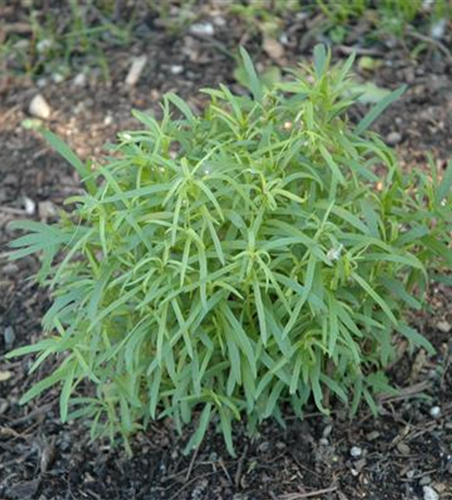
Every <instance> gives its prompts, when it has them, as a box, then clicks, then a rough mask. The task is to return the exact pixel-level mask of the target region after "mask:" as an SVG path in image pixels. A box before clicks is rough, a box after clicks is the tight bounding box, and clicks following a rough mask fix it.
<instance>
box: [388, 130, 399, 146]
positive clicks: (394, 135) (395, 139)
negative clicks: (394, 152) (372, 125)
mask: <svg viewBox="0 0 452 500" xmlns="http://www.w3.org/2000/svg"><path fill="white" fill-rule="evenodd" d="M401 140H402V136H401V135H400V134H399V133H398V132H391V133H390V134H388V135H387V136H386V142H387V143H388V144H389V145H390V146H395V145H396V144H399V142H400V141H401Z"/></svg>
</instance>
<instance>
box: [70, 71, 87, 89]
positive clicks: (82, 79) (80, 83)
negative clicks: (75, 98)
mask: <svg viewBox="0 0 452 500" xmlns="http://www.w3.org/2000/svg"><path fill="white" fill-rule="evenodd" d="M72 84H73V85H74V86H75V87H84V86H85V85H86V75H85V73H84V72H83V71H82V72H81V73H79V74H78V75H77V76H76V77H75V78H74V79H73V80H72Z"/></svg>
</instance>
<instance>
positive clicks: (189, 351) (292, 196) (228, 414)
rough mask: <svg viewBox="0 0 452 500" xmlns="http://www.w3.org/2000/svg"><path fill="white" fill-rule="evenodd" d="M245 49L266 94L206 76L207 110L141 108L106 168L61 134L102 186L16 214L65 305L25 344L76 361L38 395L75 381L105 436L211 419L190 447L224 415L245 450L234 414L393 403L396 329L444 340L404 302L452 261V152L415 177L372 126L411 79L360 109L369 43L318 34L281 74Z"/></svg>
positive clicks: (74, 393) (256, 418) (68, 408)
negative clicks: (155, 112)
mask: <svg viewBox="0 0 452 500" xmlns="http://www.w3.org/2000/svg"><path fill="white" fill-rule="evenodd" d="M242 56H243V59H244V66H245V68H246V71H247V80H248V83H249V87H250V95H246V96H238V95H234V94H232V93H231V91H230V90H229V89H228V88H227V87H225V86H220V88H218V89H214V90H212V89H207V90H204V92H205V93H206V94H207V95H208V96H209V98H210V102H209V105H208V106H207V108H206V110H205V112H204V113H203V114H202V115H199V116H198V115H195V114H193V112H192V111H191V110H190V108H189V107H188V105H187V104H186V103H185V102H184V101H182V100H181V99H180V98H179V97H177V96H176V95H174V94H168V95H166V96H165V97H164V99H163V104H162V110H163V118H162V119H161V121H156V120H155V119H154V118H153V117H152V116H150V115H147V114H144V113H142V112H139V111H135V112H134V115H135V117H136V118H137V119H138V120H139V121H140V122H142V123H143V124H144V125H145V130H140V131H131V132H128V133H123V134H120V140H119V144H118V145H117V146H116V147H114V149H113V154H112V156H111V158H109V159H108V161H107V162H106V164H105V165H104V166H96V168H91V167H90V165H88V164H87V165H84V164H83V163H82V162H81V161H80V160H79V159H77V157H76V156H75V155H74V153H72V151H71V150H70V149H69V148H68V147H67V146H66V145H64V144H63V143H61V141H59V139H57V138H56V136H54V135H53V134H51V133H50V132H45V136H46V137H47V139H48V140H49V141H50V142H51V143H52V144H53V145H54V146H55V147H56V148H57V149H58V150H59V151H60V152H61V154H62V155H63V156H64V157H65V158H66V159H67V160H68V161H70V162H71V163H72V164H73V165H74V167H76V168H77V170H78V171H79V173H80V175H81V177H82V178H84V182H85V186H86V193H85V194H83V195H80V196H74V197H72V198H71V199H69V200H68V204H69V205H72V206H74V208H73V210H71V212H69V213H65V214H61V220H60V222H58V223H56V224H54V225H51V226H48V225H44V224H39V223H36V222H20V223H16V224H15V226H16V228H20V229H25V230H27V231H28V234H27V235H25V236H22V237H19V238H18V239H17V240H15V241H14V242H12V246H13V247H14V248H15V250H14V251H13V252H12V258H20V257H23V256H25V255H28V254H31V253H35V252H41V253H42V268H41V270H40V272H39V274H38V279H39V281H40V283H41V284H43V285H46V286H48V287H49V288H50V290H51V293H52V296H53V305H52V307H51V308H50V309H49V310H48V312H47V314H46V315H45V317H44V320H43V325H44V330H45V331H46V332H47V333H48V336H47V337H45V338H44V339H43V340H41V341H40V342H39V343H37V344H36V345H33V346H27V347H24V348H19V349H18V350H16V351H15V352H14V353H12V355H24V354H27V353H32V352H35V353H38V354H39V356H38V357H37V359H36V361H35V364H34V365H33V367H32V368H33V369H35V368H36V367H37V366H39V365H40V364H41V363H42V362H43V361H44V360H45V359H47V358H49V357H50V356H52V357H53V358H54V361H55V360H58V366H57V368H56V369H55V371H53V373H52V374H51V375H50V376H49V377H48V378H45V379H44V380H42V381H41V382H39V383H37V384H36V385H35V386H33V387H32V388H31V389H30V390H29V391H28V392H27V393H26V394H25V395H24V397H23V399H22V401H23V402H26V401H28V400H30V399H31V398H32V397H35V396H37V395H38V394H40V393H41V392H42V391H44V390H46V389H48V388H49V387H51V386H53V385H55V384H61V398H60V410H61V418H62V420H63V421H65V420H66V419H67V418H72V417H82V418H83V419H84V420H86V421H90V422H91V433H92V437H93V438H96V437H98V436H100V435H103V434H107V435H109V436H110V437H111V438H112V439H113V438H114V436H115V435H116V434H117V433H118V432H119V433H120V434H122V435H123V436H124V437H126V436H127V435H129V434H130V433H131V432H133V431H135V430H136V429H138V428H140V427H141V426H143V425H144V426H145V425H146V424H147V422H149V420H151V419H155V418H162V417H170V418H171V419H172V420H173V422H174V423H175V425H176V426H177V428H178V429H181V428H182V426H183V424H186V423H188V422H190V421H191V420H192V419H193V418H194V416H195V421H196V422H197V430H196V432H194V434H193V436H192V438H191V439H190V442H189V443H188V445H187V450H190V449H192V448H193V447H195V446H197V445H199V443H200V442H201V440H202V438H203V435H204V433H205V431H206V429H207V427H208V425H209V422H211V421H212V420H214V421H215V422H217V423H218V425H219V428H220V429H221V431H222V432H223V434H224V438H225V441H226V444H227V446H228V449H229V451H230V452H231V453H233V445H232V437H231V428H232V425H233V421H234V420H235V419H236V420H239V419H240V418H242V417H244V416H246V418H247V422H248V425H249V429H250V432H252V431H253V430H254V429H255V428H256V425H257V424H258V423H259V422H261V421H262V420H263V419H266V418H268V417H274V418H276V419H278V420H279V421H281V422H283V420H284V417H283V411H282V408H283V407H284V406H285V404H286V403H289V404H290V406H291V407H292V408H293V410H294V412H295V413H296V415H298V416H300V417H302V415H303V408H304V406H305V405H306V403H307V402H308V401H309V400H310V399H311V397H312V399H313V401H314V402H315V404H316V405H317V407H318V408H319V409H320V410H321V411H322V412H325V413H328V411H329V409H328V407H326V406H328V405H327V404H326V402H325V401H326V400H328V398H327V397H326V394H329V395H333V396H335V397H337V399H338V400H341V401H343V402H344V403H345V402H347V401H349V402H350V409H351V411H355V410H356V408H357V405H358V403H359V401H360V400H361V399H362V398H364V399H365V401H367V403H368V404H369V405H370V406H371V408H372V409H373V410H376V403H375V401H374V399H373V395H374V394H375V393H378V392H381V391H386V390H388V388H389V386H388V384H387V381H386V379H385V376H384V373H383V368H384V367H385V366H386V365H388V363H390V362H392V361H393V360H394V359H395V355H396V354H395V348H394V336H395V335H400V336H404V337H407V338H408V340H409V342H410V344H411V345H412V346H416V345H417V346H423V347H424V348H426V349H427V350H428V351H432V347H431V345H430V343H429V342H428V341H427V340H426V339H425V338H424V337H422V336H421V335H420V334H419V333H417V332H416V331H415V330H414V329H412V328H411V327H410V326H408V324H407V322H406V318H405V316H404V311H405V310H407V309H408V308H420V307H421V300H422V296H423V294H424V291H425V288H426V286H427V283H428V281H427V279H428V276H427V272H426V265H429V266H433V265H435V267H438V266H439V265H441V262H443V261H447V264H448V265H451V264H452V256H451V252H450V251H449V249H448V247H447V244H446V243H445V241H447V238H448V234H447V232H448V231H450V221H451V215H450V214H451V211H450V204H449V202H450V194H449V191H450V186H451V183H452V168H449V169H448V171H447V172H446V175H445V176H444V178H443V179H442V180H440V179H437V178H436V177H435V178H434V179H433V181H432V182H430V180H429V178H428V176H427V175H424V174H418V175H417V176H406V177H404V176H402V174H401V171H400V170H399V167H398V166H397V162H396V159H395V156H394V154H393V152H392V151H391V150H390V149H388V148H387V147H386V146H385V145H384V143H383V142H382V141H381V139H380V138H379V137H378V136H377V135H376V134H374V133H370V132H367V131H366V129H367V128H368V126H369V125H370V124H371V123H372V122H373V120H374V119H375V118H376V117H377V116H378V114H379V113H380V112H381V111H383V110H384V108H385V107H386V106H387V105H388V104H389V103H390V102H391V100H393V99H395V98H397V97H398V96H399V95H400V94H401V92H402V90H398V91H395V92H393V93H392V94H391V95H390V96H388V97H386V98H385V99H384V100H383V101H382V102H380V103H379V104H378V105H377V106H376V107H375V108H374V109H372V110H371V111H370V112H369V114H367V115H366V116H365V117H364V118H363V120H362V121H361V122H360V123H359V124H358V125H357V126H353V125H352V124H350V122H349V120H348V118H347V110H348V108H349V107H350V106H352V105H353V104H354V102H355V100H356V96H353V95H351V94H350V91H349V89H350V85H351V81H350V79H349V70H350V68H351V66H352V63H353V59H352V58H350V59H349V60H348V61H347V62H346V63H345V64H342V65H339V66H334V67H331V64H330V55H329V54H328V53H326V51H325V49H324V48H323V47H321V46H319V47H317V48H316V50H315V57H314V66H313V68H301V69H300V70H298V71H294V72H293V77H292V79H291V81H288V82H285V83H280V84H277V85H275V86H274V87H273V88H271V89H269V88H266V87H264V86H263V85H262V84H261V82H260V80H259V78H258V76H257V75H256V72H255V70H254V68H253V66H252V63H251V61H250V59H249V56H248V55H247V54H246V53H245V52H244V51H242ZM173 111H176V112H177V114H179V115H180V116H181V118H180V119H175V118H174V117H173ZM376 172H378V173H376ZM57 256H61V257H58V260H56V257H57Z"/></svg>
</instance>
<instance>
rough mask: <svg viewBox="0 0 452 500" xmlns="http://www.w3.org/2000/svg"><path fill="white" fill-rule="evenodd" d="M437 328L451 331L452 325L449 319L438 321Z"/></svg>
mask: <svg viewBox="0 0 452 500" xmlns="http://www.w3.org/2000/svg"><path fill="white" fill-rule="evenodd" d="M436 328H438V330H439V331H440V332H442V333H449V332H450V331H451V330H452V325H451V324H450V323H449V322H448V321H445V320H443V321H438V323H437V324H436Z"/></svg>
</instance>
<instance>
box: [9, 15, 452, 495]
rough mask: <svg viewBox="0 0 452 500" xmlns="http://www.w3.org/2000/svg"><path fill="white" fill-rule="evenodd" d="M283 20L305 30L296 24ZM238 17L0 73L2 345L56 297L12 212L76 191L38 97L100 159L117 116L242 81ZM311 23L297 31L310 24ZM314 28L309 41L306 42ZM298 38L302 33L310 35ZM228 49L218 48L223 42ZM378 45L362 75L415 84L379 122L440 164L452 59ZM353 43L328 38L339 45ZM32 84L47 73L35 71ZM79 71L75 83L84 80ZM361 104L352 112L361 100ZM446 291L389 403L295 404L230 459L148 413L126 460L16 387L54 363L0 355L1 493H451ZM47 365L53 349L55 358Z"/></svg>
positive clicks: (450, 133) (408, 161) (448, 150)
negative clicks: (18, 240) (135, 72)
mask: <svg viewBox="0 0 452 500" xmlns="http://www.w3.org/2000/svg"><path fill="white" fill-rule="evenodd" d="M296 22H297V21H296V20H295V21H294V25H293V26H292V30H291V26H290V25H289V26H288V27H287V28H286V29H287V30H289V31H290V32H291V33H297V26H295V23H296ZM241 29H242V28H240V26H239V25H237V26H235V25H232V28H231V29H228V27H224V26H221V25H220V26H217V27H216V28H215V30H216V35H215V36H201V37H200V36H194V35H190V34H185V35H180V36H175V35H172V34H168V33H167V32H165V31H156V32H155V33H153V34H151V35H149V38H148V39H147V40H146V43H143V42H140V41H138V42H136V43H135V44H134V45H132V46H131V47H127V49H125V48H123V49H115V50H112V51H111V52H109V53H108V54H107V57H108V60H109V61H111V64H110V68H111V70H110V75H109V79H108V80H107V81H106V80H105V79H103V78H102V76H101V75H100V74H98V73H97V72H96V71H94V70H90V71H88V72H87V74H86V79H85V81H84V82H81V81H79V82H78V84H77V82H76V81H74V78H71V79H68V80H66V81H63V82H60V83H55V82H52V80H51V78H50V77H48V78H47V77H46V80H45V81H43V80H41V81H39V79H36V78H35V79H33V80H32V79H29V78H27V77H24V76H13V75H12V74H11V75H6V76H3V77H2V78H1V79H0V245H1V249H0V253H1V257H0V353H1V355H2V356H3V354H4V353H5V352H7V351H8V350H9V349H10V348H11V347H18V346H21V345H25V344H28V343H31V342H34V341H36V340H37V339H39V337H40V335H41V328H40V320H41V317H42V314H43V312H44V311H45V310H46V308H47V307H48V305H49V301H48V297H47V295H46V293H45V292H43V291H42V290H38V288H37V287H36V285H34V284H33V282H31V281H29V279H28V278H29V277H30V276H31V275H32V274H33V273H34V272H36V270H37V261H36V260H35V259H34V257H27V258H25V259H23V260H20V261H18V262H14V263H10V262H7V260H6V259H5V257H4V254H5V252H6V250H7V248H6V244H7V242H8V241H9V240H10V239H11V237H12V236H14V234H13V233H12V231H11V230H10V229H8V223H9V222H11V221H12V220H16V219H23V218H30V219H36V220H39V219H41V220H52V218H53V217H54V216H55V214H56V210H57V208H58V207H59V206H62V202H63V200H64V198H65V197H66V196H67V195H68V194H71V193H74V192H76V191H77V189H79V186H78V184H77V179H76V176H75V174H74V172H73V171H72V169H71V168H70V167H69V166H68V165H67V164H66V163H65V162H64V161H63V160H62V159H61V158H60V157H59V156H58V155H57V154H55V153H54V152H52V151H51V150H50V149H49V148H48V146H47V145H46V144H45V143H44V142H43V140H42V139H41V137H40V136H39V134H38V133H37V132H35V131H34V130H32V129H29V128H27V127H26V125H27V124H26V123H25V126H24V120H26V119H29V118H30V117H29V115H28V113H27V109H28V105H29V103H30V101H31V99H32V98H33V97H34V96H35V95H36V94H38V93H40V94H42V95H43V96H44V97H45V98H46V100H47V101H48V103H49V105H50V107H51V110H52V111H51V116H50V120H49V121H48V125H49V127H50V128H51V129H52V130H53V131H54V132H56V133H58V134H59V135H61V136H62V137H63V138H64V139H65V140H67V142H68V143H69V144H70V145H71V146H72V147H73V148H74V150H75V151H76V152H77V153H78V154H79V155H80V157H82V158H83V159H85V158H89V157H97V158H99V157H100V156H101V154H102V152H103V149H102V148H103V145H104V144H105V142H107V141H111V140H113V139H114V136H115V133H116V132H117V131H119V130H125V129H127V128H129V127H130V128H133V127H136V124H134V121H133V120H132V119H131V116H130V111H131V109H132V108H138V109H143V110H148V109H151V110H154V111H155V112H157V113H158V100H159V98H160V96H161V95H162V93H164V92H166V91H169V90H172V91H176V92H178V93H180V94H181V95H182V96H184V97H185V98H188V100H189V102H190V103H191V104H192V105H193V106H194V107H195V108H196V107H198V108H201V107H202V105H203V101H202V98H200V94H199V93H198V92H197V90H198V88H200V87H205V86H214V85H216V84H218V83H219V82H223V83H228V84H232V85H235V82H234V80H233V77H232V72H233V69H234V60H233V59H232V58H231V57H229V56H228V55H227V52H228V51H231V50H232V49H233V47H234V46H236V44H237V43H239V41H240V40H241V39H242V38H243V32H242V31H240V30H241ZM302 35H303V31H302V29H300V34H299V35H297V36H299V37H300V39H301V38H302ZM313 41H314V40H313ZM301 45H303V44H301ZM248 46H249V51H250V53H251V54H256V56H257V54H261V56H260V61H261V62H262V64H264V65H265V64H267V65H268V64H272V65H275V62H271V61H270V60H269V59H268V58H266V56H265V54H264V53H263V52H262V51H261V50H260V45H259V40H256V39H253V38H251V39H250V40H248ZM225 48H226V49H227V50H224V49H225ZM299 48H300V44H298V45H297V44H295V48H286V49H285V50H284V56H283V59H284V63H285V64H284V65H290V64H295V63H296V62H297V61H299V60H302V59H306V58H309V57H310V56H311V51H312V43H305V44H304V46H303V47H302V50H301V51H300V50H299ZM377 49H378V55H377V56H376V57H377V59H378V60H379V61H380V62H381V66H380V68H379V69H378V70H373V71H371V72H366V71H360V72H359V77H360V78H361V80H363V81H364V80H367V81H369V80H370V81H374V82H375V83H376V84H378V85H379V86H381V87H385V88H391V89H392V88H396V87H398V86H399V85H401V84H407V85H408V90H407V92H406V93H405V95H404V96H403V98H402V99H401V100H400V101H399V102H397V103H396V104H395V105H393V106H392V107H391V108H390V109H389V110H387V111H386V112H385V114H384V116H383V117H382V118H381V119H380V120H379V121H378V122H377V123H376V125H375V126H374V128H375V129H376V130H378V131H379V132H380V133H381V134H382V135H383V137H385V138H386V139H387V140H388V141H389V142H392V143H393V144H394V146H395V147H396V149H397V154H398V157H399V158H400V161H401V163H402V165H403V167H404V168H406V169H413V168H423V166H424V165H425V164H426V162H427V154H428V153H431V154H432V155H433V158H434V159H435V161H436V162H438V166H439V168H443V167H444V165H445V162H446V161H447V160H448V159H450V157H451V156H452V118H451V117H452V66H451V63H450V61H449V60H448V58H447V57H446V56H445V55H444V54H441V53H438V52H437V51H434V52H432V53H431V54H429V55H428V57H424V58H422V59H419V60H417V61H414V60H412V59H411V58H410V57H409V53H408V52H407V51H406V49H404V48H403V47H400V45H397V46H396V47H395V48H394V49H392V50H386V51H383V50H381V48H377ZM143 54H145V55H146V56H147V61H148V62H147V66H146V68H145V71H144V72H143V74H142V76H141V78H140V79H139V81H138V83H137V85H136V86H134V87H128V86H127V85H126V84H125V83H124V81H125V77H126V75H127V72H128V69H129V67H130V64H131V58H132V57H133V56H138V55H143ZM343 54H344V48H343V47H342V48H336V49H335V50H334V55H335V57H341V56H342V55H343ZM37 82H38V83H39V85H38V83H37ZM80 83H82V84H80ZM360 112H361V110H357V113H360ZM451 299H452V289H450V288H448V287H446V286H444V285H432V288H431V290H430V306H431V310H430V311H429V313H428V314H424V315H418V316H416V317H415V318H413V321H415V322H416V324H417V326H418V328H419V330H420V331H421V332H422V333H423V334H424V335H426V337H427V338H428V339H429V340H430V341H431V342H432V344H433V345H434V346H435V347H436V349H437V354H436V355H435V356H428V355H427V354H426V353H425V352H424V351H423V350H418V351H416V352H414V353H409V352H408V351H407V349H406V345H405V344H403V343H401V344H400V352H401V356H402V358H401V361H400V362H399V363H398V364H397V365H396V366H394V367H392V368H391V369H390V371H389V373H390V376H391V380H392V382H393V383H394V384H395V385H396V386H397V387H399V388H400V389H401V392H400V395H399V396H393V397H387V398H383V399H382V400H381V401H380V403H381V405H380V406H381V415H380V416H379V417H378V418H374V417H373V416H372V415H371V414H370V412H369V411H368V410H367V409H365V408H362V410H361V411H360V412H359V414H358V415H357V416H356V417H355V419H354V420H349V418H348V417H347V414H346V412H345V411H344V409H342V408H341V407H340V406H338V407H337V408H336V409H335V410H334V411H333V414H332V416H331V417H330V418H326V417H325V416H322V415H320V414H318V413H317V412H316V411H315V410H313V411H312V412H311V413H309V411H308V413H307V415H306V418H305V419H304V420H303V421H301V422H300V421H298V420H297V419H295V418H294V417H292V416H291V415H290V413H288V415H287V428H286V429H282V428H280V427H279V426H278V425H277V424H276V423H270V422H268V423H266V424H265V425H263V426H262V428H261V429H260V432H261V434H260V437H259V438H258V439H257V440H256V441H254V442H250V441H249V440H248V439H247V438H245V437H244V429H243V428H242V427H241V426H240V425H236V427H235V428H234V442H235V445H236V450H237V458H231V457H230V456H229V455H228V453H227V451H226V449H225V446H224V443H223V441H222V438H221V436H218V435H216V434H215V433H214V432H213V430H211V431H210V432H209V434H208V436H207V437H206V439H205V441H204V444H203V445H202V446H201V448H200V449H199V450H198V451H197V452H196V453H194V454H193V455H191V456H188V457H185V456H183V454H182V451H181V450H182V449H183V448H184V446H185V444H186V442H187V440H188V438H189V436H190V429H187V430H186V433H185V434H184V435H183V436H178V435H177V433H176V431H175V429H174V428H173V427H172V425H171V423H170V422H167V421H161V422H157V423H154V424H152V425H151V426H150V428H149V429H148V430H147V431H146V432H143V433H139V434H138V435H137V436H136V437H135V438H134V440H133V441H132V449H133V452H134V456H133V458H132V459H130V458H128V457H127V456H126V454H125V452H124V450H123V449H122V448H121V447H120V446H119V447H117V448H112V447H111V445H110V443H109V442H96V443H94V444H90V443H89V437H88V433H87V431H86V429H85V428H83V427H82V426H81V425H80V423H77V424H66V425H63V424H61V423H60V422H59V416H58V400H57V394H56V393H54V392H50V393H48V394H46V395H44V396H42V397H40V398H38V399H37V400H33V401H32V402H30V403H28V404H27V405H26V406H19V405H18V399H19V398H20V395H21V394H22V393H23V392H24V389H25V388H28V387H29V386H30V385H31V384H32V383H33V382H34V381H36V380H38V379H39V378H41V377H42V376H43V375H45V372H44V370H48V371H50V367H49V366H48V365H46V366H45V368H44V369H42V370H38V371H37V372H35V373H34V374H33V375H31V376H29V375H28V373H27V371H28V368H29V365H30V359H28V358H25V359H24V358H21V359H19V360H12V361H7V360H5V359H4V357H0V498H2V499H3V498H4V499H27V498H30V499H31V498H39V499H41V500H44V499H70V498H74V499H75V498H76V499H79V498H93V499H104V498H118V499H123V498H136V499H155V500H157V499H162V500H163V499H165V500H170V499H174V500H176V499H198V500H201V499H217V498H223V499H232V498H234V499H235V500H239V499H241V500H245V499H248V500H254V499H256V500H257V499H280V500H297V499H302V498H326V499H335V500H345V499H355V498H356V499H358V498H367V499H369V500H371V499H375V500H377V499H378V500H382V499H385V498H387V499H391V500H392V499H399V498H400V499H416V498H419V499H422V498H426V499H428V498H435V497H434V496H431V497H428V496H427V495H428V494H434V492H432V491H431V490H430V489H432V490H434V491H436V492H437V493H438V494H439V495H440V498H450V497H452V486H451V485H452V390H451V389H452V371H451V370H450V362H451V360H452V342H451V341H450V330H451V329H452V312H451V310H450V301H451ZM49 364H51V362H50V363H49Z"/></svg>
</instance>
